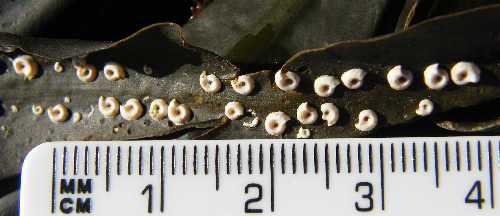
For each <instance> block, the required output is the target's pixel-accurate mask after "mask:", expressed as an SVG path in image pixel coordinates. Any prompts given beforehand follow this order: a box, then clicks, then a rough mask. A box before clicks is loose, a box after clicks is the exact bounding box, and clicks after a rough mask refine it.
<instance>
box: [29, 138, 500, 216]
mask: <svg viewBox="0 0 500 216" xmlns="http://www.w3.org/2000/svg"><path fill="white" fill-rule="evenodd" d="M499 173H500V137H446V138H384V139H380V138H370V139H319V140H211V141H201V140H197V141H187V140H186V141H177V140H171V141H126V142H119V141H111V142H94V141H88V142H51V143H45V144H42V145H40V146H38V147H37V148H35V149H34V150H33V151H32V152H31V153H30V154H29V155H28V156H27V158H26V160H25V161H24V165H23V170H22V184H21V203H20V215H21V216H42V215H96V216H97V215H99V216H110V215H117V216H138V215H169V216H200V215H206V216H236V215H276V216H278V215H280V216H303V215H315V216H321V215H343V216H351V215H394V216H400V215H405V216H411V215H415V216H417V215H418V216H421V215H455V216H471V215H474V216H478V215H488V216H493V215H496V216H498V215H500V203H498V202H499V199H500V188H498V187H500V180H499V179H500V174H499Z"/></svg>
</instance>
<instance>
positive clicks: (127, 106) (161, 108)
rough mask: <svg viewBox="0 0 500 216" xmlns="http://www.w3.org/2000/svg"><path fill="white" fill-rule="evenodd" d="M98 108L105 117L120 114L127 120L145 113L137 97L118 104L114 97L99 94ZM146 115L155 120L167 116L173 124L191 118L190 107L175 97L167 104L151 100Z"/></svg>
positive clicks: (183, 122)
mask: <svg viewBox="0 0 500 216" xmlns="http://www.w3.org/2000/svg"><path fill="white" fill-rule="evenodd" d="M98 109H99V112H100V113H101V114H102V115H103V116H104V117H105V118H115V117H116V116H118V114H120V116H121V117H122V118H123V119H125V120H128V121H134V120H137V119H140V118H141V117H143V116H144V114H145V108H144V106H143V104H142V103H141V101H140V100H139V99H137V98H130V99H128V100H127V101H125V103H123V104H120V102H119V100H118V99H117V98H115V97H104V96H101V97H99V101H98ZM148 115H149V117H150V118H151V119H153V120H155V121H161V120H164V119H166V118H168V120H170V121H171V122H172V123H174V124H175V125H183V124H186V123H188V122H189V120H191V118H192V112H191V109H190V108H189V107H188V106H187V105H186V104H180V103H179V102H178V101H177V100H176V99H172V100H171V101H170V103H168V104H167V102H166V101H165V100H164V99H160V98H158V99H155V100H153V101H152V102H151V104H150V106H149V111H148Z"/></svg>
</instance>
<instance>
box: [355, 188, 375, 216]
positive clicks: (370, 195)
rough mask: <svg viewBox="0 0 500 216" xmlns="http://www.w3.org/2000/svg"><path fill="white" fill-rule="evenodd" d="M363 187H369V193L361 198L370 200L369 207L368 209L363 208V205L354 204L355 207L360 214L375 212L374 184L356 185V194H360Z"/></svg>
mask: <svg viewBox="0 0 500 216" xmlns="http://www.w3.org/2000/svg"><path fill="white" fill-rule="evenodd" d="M361 187H367V188H368V191H367V192H366V193H365V194H363V195H361V197H362V198H363V199H366V200H368V206H367V207H361V205H360V204H359V203H358V202H356V203H354V207H356V210H358V211H360V212H367V211H371V210H373V197H372V195H373V185H372V183H370V182H359V183H357V184H356V188H355V189H356V192H359V191H360V189H361Z"/></svg>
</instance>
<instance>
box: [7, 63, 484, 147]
mask: <svg viewBox="0 0 500 216" xmlns="http://www.w3.org/2000/svg"><path fill="white" fill-rule="evenodd" d="M12 64H13V68H14V71H15V72H16V73H17V74H19V75H20V76H22V77H23V78H24V79H26V80H32V79H34V78H36V77H37V76H38V73H39V68H38V64H37V62H36V61H35V60H34V58H33V57H32V56H29V55H20V56H18V57H16V58H15V59H14V60H13V61H12ZM73 67H74V68H75V70H76V75H77V78H78V79H80V80H81V81H82V82H85V83H89V82H93V81H94V80H95V79H96V78H97V76H98V70H97V69H96V67H95V66H93V65H91V64H87V63H83V64H78V65H73ZM53 70H54V71H55V72H58V73H61V72H63V71H64V66H63V64H61V63H60V62H55V63H54V64H53ZM102 72H103V74H104V77H105V78H106V79H107V80H110V81H118V80H120V79H125V78H126V72H125V68H124V67H122V66H121V65H120V64H118V63H116V62H108V63H106V64H105V66H104V68H103V70H102ZM422 74H423V79H422V80H423V82H424V84H425V86H427V87H428V88H429V89H431V90H441V89H443V88H445V87H446V86H447V85H448V82H449V81H450V80H451V81H452V82H453V83H455V84H456V85H465V84H470V83H477V82H479V80H480V75H481V70H480V69H479V67H478V66H477V65H475V64H474V63H472V62H465V61H461V62H458V63H456V64H455V65H453V67H451V69H450V70H449V72H448V70H446V69H445V68H444V67H442V66H441V65H440V64H439V63H434V64H431V65H429V66H427V67H426V68H425V70H424V71H423V73H422ZM366 76H370V74H369V73H367V72H366V71H365V70H364V69H362V68H352V69H349V70H346V71H345V72H343V73H342V74H341V76H340V78H337V77H335V76H334V75H330V74H324V75H321V76H318V77H317V78H315V80H314V84H313V90H314V93H315V94H316V95H317V96H319V97H321V98H328V97H335V92H336V89H337V88H339V87H340V86H343V87H344V88H346V90H359V89H362V87H363V85H364V83H365V82H366V81H365V80H366ZM386 80H387V83H388V86H389V87H390V88H391V89H393V90H395V91H404V90H406V89H409V88H411V85H412V84H413V82H414V75H413V73H412V71H410V70H408V69H407V68H405V67H404V66H402V65H396V66H394V67H392V68H390V69H389V70H388V71H387V73H386ZM300 82H301V77H300V75H299V74H297V73H295V72H293V71H282V70H278V71H277V72H276V73H275V74H274V84H275V85H276V87H277V88H278V89H280V90H282V91H286V92H289V91H299V87H300ZM199 85H200V87H201V89H202V90H203V91H205V92H206V93H208V94H216V93H218V92H220V91H221V90H222V88H223V87H224V86H223V85H224V84H223V82H222V81H221V80H220V79H219V78H218V77H217V76H216V75H215V74H211V73H208V72H207V71H205V70H203V71H202V72H201V74H200V76H199ZM230 85H231V87H232V89H233V91H234V92H236V93H238V94H240V95H244V96H246V95H251V94H252V93H253V91H254V89H255V80H254V78H253V77H252V76H251V75H241V76H238V77H236V78H235V79H233V80H231V81H230ZM97 107H98V109H99V111H100V113H101V114H102V115H103V116H104V117H105V118H115V117H116V116H118V115H120V116H121V117H122V118H123V119H125V120H127V121H134V120H137V119H140V118H142V117H143V116H144V115H145V113H146V112H147V113H148V116H149V117H150V118H151V119H153V120H155V121H162V120H163V119H168V120H169V121H171V122H172V123H174V124H175V125H183V124H186V123H188V122H189V121H190V120H191V118H192V117H193V113H192V111H191V109H190V108H189V106H187V105H186V104H182V103H179V102H178V101H177V100H176V99H172V100H171V101H170V102H168V103H167V101H165V100H164V99H161V98H158V99H155V100H153V101H152V102H151V104H150V106H149V109H148V110H146V109H147V107H144V105H143V104H142V103H141V101H140V100H139V99H137V98H131V99H128V100H127V101H125V102H124V103H123V104H121V103H120V102H119V100H118V99H117V98H115V97H103V96H101V97H100V98H99V99H98V104H97ZM434 108H435V105H434V103H433V102H432V101H431V100H430V99H429V98H422V99H421V101H419V103H418V105H416V108H415V113H416V114H417V115H419V116H428V115H430V114H431V113H432V112H433V110H434ZM32 111H33V114H35V115H36V116H40V115H41V114H43V112H44V108H43V107H41V106H40V105H33V107H32ZM46 112H47V114H48V116H49V118H50V120H51V121H52V122H54V123H61V122H65V121H66V120H67V119H68V118H69V115H70V114H69V110H68V108H67V107H66V106H64V104H58V105H56V106H53V107H48V108H47V109H46ZM247 113H248V112H247V111H246V110H245V106H244V104H243V103H241V102H239V101H231V102H229V103H227V104H226V105H225V107H224V114H225V116H226V117H227V118H228V119H230V120H237V119H240V118H241V117H242V116H244V115H245V114H247ZM252 115H253V116H254V119H253V120H252V121H251V122H244V123H243V126H244V127H248V128H250V127H255V126H257V125H258V123H259V118H258V117H257V116H256V115H255V114H252ZM340 116H341V113H340V109H339V108H338V107H337V106H336V105H335V104H334V103H323V104H319V112H318V110H317V108H316V107H315V105H312V104H310V103H309V102H307V101H304V102H303V103H302V104H300V105H299V106H298V107H297V110H296V116H295V117H296V120H297V121H298V122H299V123H300V124H301V125H303V126H305V125H311V124H315V123H316V122H317V121H318V119H320V117H321V120H323V121H324V122H325V125H326V126H327V127H332V126H334V125H336V124H337V122H338V120H339V118H340ZM73 117H74V119H76V120H74V122H78V121H80V119H81V118H82V117H81V114H80V113H77V114H76V115H73ZM291 119H292V118H291V117H290V116H289V114H287V113H285V112H282V111H280V110H275V111H270V112H269V113H268V114H267V116H266V118H265V121H264V129H265V131H266V132H267V133H268V134H269V135H273V136H280V135H282V134H284V133H285V132H286V127H287V122H288V121H290V120H291ZM353 122H354V125H353V126H354V127H355V128H356V129H357V130H359V131H361V132H366V131H371V130H373V129H375V128H376V127H377V124H378V116H377V112H376V111H375V110H371V109H369V108H365V109H364V110H362V111H360V112H359V113H358V116H356V119H355V120H354V121H353ZM310 135H311V131H310V129H307V128H302V127H301V128H300V130H299V133H298V134H297V137H298V138H307V137H310Z"/></svg>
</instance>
